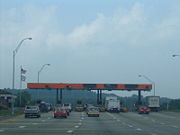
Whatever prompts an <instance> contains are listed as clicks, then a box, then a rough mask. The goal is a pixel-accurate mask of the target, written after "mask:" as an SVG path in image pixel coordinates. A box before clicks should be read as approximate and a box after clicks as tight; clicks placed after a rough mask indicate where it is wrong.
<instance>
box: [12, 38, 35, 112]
mask: <svg viewBox="0 0 180 135" xmlns="http://www.w3.org/2000/svg"><path fill="white" fill-rule="evenodd" d="M25 40H32V38H31V37H29V38H24V39H22V40H21V41H20V42H19V44H18V46H17V47H16V49H15V50H14V51H13V77H12V89H13V90H14V88H15V57H16V54H17V52H18V50H19V48H20V47H21V45H22V43H23V42H24V41H25ZM11 113H12V115H14V100H13V99H12V102H11Z"/></svg>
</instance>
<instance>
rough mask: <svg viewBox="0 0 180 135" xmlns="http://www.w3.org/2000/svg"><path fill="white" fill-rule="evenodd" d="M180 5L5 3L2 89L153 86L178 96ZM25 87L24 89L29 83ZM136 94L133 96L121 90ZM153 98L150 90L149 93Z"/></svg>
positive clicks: (168, 1)
mask: <svg viewBox="0 0 180 135" xmlns="http://www.w3.org/2000/svg"><path fill="white" fill-rule="evenodd" d="M179 7H180V1H179V0H28V1H25V0H0V88H12V53H13V50H14V49H15V48H16V47H17V45H18V43H19V42H20V41H21V40H22V39H23V38H26V37H32V38H33V40H31V41H30V40H26V41H24V42H23V44H22V46H21V48H20V49H19V51H18V53H17V55H16V76H15V78H16V79H15V81H16V82H15V86H16V88H19V83H20V66H21V65H22V66H23V68H24V69H26V70H27V73H26V77H27V79H26V83H27V82H37V75H38V71H39V70H40V68H41V67H42V65H43V64H46V63H49V64H51V66H46V67H45V68H44V69H43V71H42V72H41V74H40V82H49V83H52V82H53V83H128V84H136V83H150V82H148V81H147V80H146V79H145V78H142V77H141V78H140V77H138V75H139V74H142V75H146V76H147V77H149V78H150V79H151V80H153V81H154V82H155V84H156V94H157V95H159V96H163V97H164V96H166V97H170V98H180V57H175V58H173V57H172V54H180V8H179ZM26 83H24V85H23V87H24V88H25V86H26V85H25V84H26ZM116 93H117V94H119V95H123V96H126V95H132V94H133V93H130V92H116ZM143 94H144V95H152V92H149V93H143Z"/></svg>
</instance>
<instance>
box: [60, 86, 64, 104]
mask: <svg viewBox="0 0 180 135" xmlns="http://www.w3.org/2000/svg"><path fill="white" fill-rule="evenodd" d="M62 91H63V90H62V89H60V104H62V101H63V97H62Z"/></svg>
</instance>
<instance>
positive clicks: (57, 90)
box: [56, 89, 59, 104]
mask: <svg viewBox="0 0 180 135" xmlns="http://www.w3.org/2000/svg"><path fill="white" fill-rule="evenodd" d="M58 101H59V89H56V104H58Z"/></svg>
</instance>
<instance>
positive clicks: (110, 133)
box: [0, 112, 180, 135]
mask: <svg viewBox="0 0 180 135" xmlns="http://www.w3.org/2000/svg"><path fill="white" fill-rule="evenodd" d="M32 134H33V135H120V134H122V135H179V134H180V113H173V112H158V113H155V112H154V113H153V112H152V113H150V114H149V115H146V114H145V115H140V114H137V113H135V112H128V113H119V114H118V113H108V112H103V113H101V114H100V117H87V115H86V113H85V112H72V113H71V114H70V116H69V117H68V118H67V119H61V118H60V119H54V118H53V112H49V113H44V114H42V117H41V118H27V119H25V118H24V117H23V116H21V117H18V118H17V119H14V120H12V121H11V120H7V121H4V122H0V135H32Z"/></svg>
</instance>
